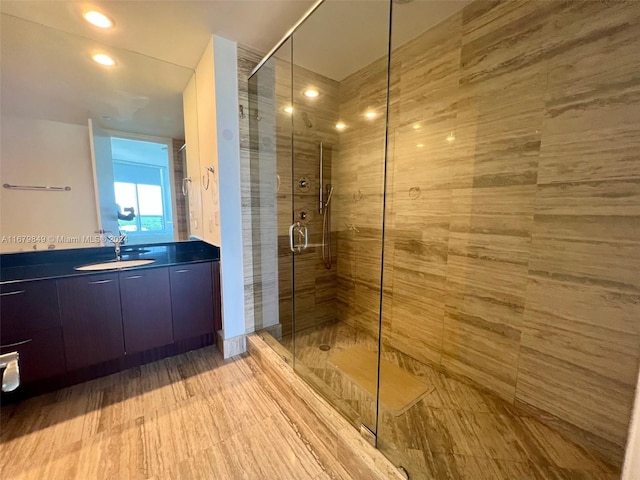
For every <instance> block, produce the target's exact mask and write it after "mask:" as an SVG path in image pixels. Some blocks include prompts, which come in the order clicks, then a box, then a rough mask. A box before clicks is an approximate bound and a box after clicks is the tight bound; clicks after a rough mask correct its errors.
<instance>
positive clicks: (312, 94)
mask: <svg viewBox="0 0 640 480" xmlns="http://www.w3.org/2000/svg"><path fill="white" fill-rule="evenodd" d="M318 95H320V92H318V90H316V89H315V88H307V89H306V90H305V91H304V96H305V97H309V98H316V97H317V96H318Z"/></svg>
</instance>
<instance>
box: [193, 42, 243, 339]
mask: <svg viewBox="0 0 640 480" xmlns="http://www.w3.org/2000/svg"><path fill="white" fill-rule="evenodd" d="M213 63H214V66H215V70H214V71H215V90H214V91H215V105H216V109H215V117H216V122H217V129H216V130H215V132H216V135H217V146H218V152H217V153H218V161H217V164H218V171H219V178H220V224H221V225H222V229H221V239H222V248H221V260H222V301H223V330H224V338H225V339H227V338H232V337H235V336H238V335H242V334H244V333H245V324H244V277H243V274H244V272H243V262H242V202H241V196H240V140H239V138H240V125H239V120H238V66H237V65H238V59H237V45H236V43H235V42H232V41H230V40H227V39H225V38H222V37H218V36H214V37H213ZM198 81H200V78H199V77H198Z"/></svg>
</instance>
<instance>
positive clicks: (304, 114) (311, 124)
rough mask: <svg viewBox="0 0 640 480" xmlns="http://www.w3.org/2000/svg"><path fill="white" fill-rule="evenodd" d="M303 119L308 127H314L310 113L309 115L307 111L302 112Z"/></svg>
mask: <svg viewBox="0 0 640 480" xmlns="http://www.w3.org/2000/svg"><path fill="white" fill-rule="evenodd" d="M302 119H303V120H304V123H305V125H306V126H307V128H313V123H311V120H309V115H307V112H302Z"/></svg>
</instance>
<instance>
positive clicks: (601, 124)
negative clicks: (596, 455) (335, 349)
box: [333, 1, 640, 463]
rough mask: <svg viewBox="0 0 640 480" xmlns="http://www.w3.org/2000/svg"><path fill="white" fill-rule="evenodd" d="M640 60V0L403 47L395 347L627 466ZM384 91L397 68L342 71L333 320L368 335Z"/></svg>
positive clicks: (546, 12)
mask: <svg viewBox="0 0 640 480" xmlns="http://www.w3.org/2000/svg"><path fill="white" fill-rule="evenodd" d="M639 52H640V2H632V1H629V2H589V1H580V2H577V1H576V2H573V1H554V2H546V1H545V2H543V1H538V2H520V1H518V2H516V1H507V2H486V1H476V2H473V3H471V4H470V5H468V6H466V7H465V8H464V9H463V10H462V11H461V12H459V13H458V14H456V15H454V16H452V17H450V18H449V19H448V20H446V21H445V22H443V23H441V24H439V25H437V26H436V27H434V28H432V29H430V30H429V31H427V32H425V33H424V34H422V35H421V36H419V37H417V38H415V39H414V40H412V41H411V42H409V43H407V44H405V45H403V46H400V47H398V48H397V49H394V51H393V53H392V58H391V79H390V81H391V91H390V113H389V136H388V144H389V145H388V163H387V175H388V178H387V181H388V186H387V216H386V231H385V235H386V237H385V240H386V242H385V271H384V302H383V342H384V343H386V344H389V345H391V346H393V347H395V348H397V349H399V350H401V351H403V352H405V353H407V354H409V355H411V356H412V357H414V358H416V359H419V360H421V361H423V362H425V363H428V364H432V365H437V366H439V367H440V368H443V369H445V370H447V371H450V372H452V373H454V374H458V375H463V376H465V377H467V378H468V379H470V380H472V381H473V382H475V383H476V384H478V385H481V386H482V387H483V388H486V389H489V390H492V391H493V392H495V393H496V394H498V395H500V396H501V397H503V398H504V399H506V400H507V401H509V402H513V403H515V404H517V405H519V406H522V407H525V408H527V409H530V410H531V411H532V412H533V413H535V414H539V415H541V416H543V417H544V418H545V419H546V420H547V421H548V422H551V423H555V424H556V425H557V426H559V427H561V428H564V429H565V430H566V431H567V433H569V434H571V435H572V436H574V437H580V440H582V441H586V442H588V443H590V444H591V445H592V446H594V447H596V448H598V449H600V450H601V451H603V452H604V453H605V454H606V455H607V456H608V457H609V458H611V459H612V460H613V461H615V462H616V463H618V462H619V460H620V458H621V456H622V453H623V450H624V443H625V439H626V432H627V425H628V421H629V416H630V409H631V405H632V401H633V396H634V388H635V380H636V376H637V372H638V361H639V356H640V275H639V274H638V272H639V271H640V248H639V247H640V242H639V241H638V238H639V236H638V233H639V232H640V217H639V215H640V158H639V153H638V152H640V74H639V73H638V72H640V53H639ZM385 84H386V61H385V60H381V61H379V62H375V63H374V64H372V65H370V66H368V67H366V68H365V69H363V70H361V71H359V72H356V73H355V74H353V75H351V76H350V77H348V78H347V79H345V80H344V81H342V82H340V86H339V90H340V99H341V102H340V116H341V118H342V119H343V120H345V121H346V122H347V124H349V121H350V119H352V120H351V127H350V129H347V130H345V132H344V133H343V134H341V135H342V136H341V140H340V148H339V153H338V154H336V160H335V162H334V167H333V182H334V184H335V185H336V189H337V190H336V192H337V196H336V203H335V204H334V209H335V210H334V212H335V213H334V228H335V229H337V230H339V239H338V244H339V246H338V266H337V272H338V279H337V282H338V286H339V288H338V318H339V319H340V320H342V321H345V322H347V323H351V324H355V325H356V326H359V327H360V328H364V329H367V330H369V331H371V332H372V333H375V332H377V322H378V316H377V303H376V299H377V295H378V290H377V287H376V284H377V282H379V278H380V267H379V263H380V240H379V239H380V238H381V231H380V230H379V229H380V224H379V222H378V220H377V218H379V216H380V212H381V205H382V203H381V202H382V195H381V193H382V192H381V190H380V185H381V182H382V178H383V177H382V175H383V171H382V165H383V163H381V162H380V158H381V157H382V155H383V154H384V143H383V141H382V139H381V138H378V139H377V140H376V139H375V138H374V136H372V135H371V132H372V130H371V125H367V124H366V123H365V122H362V121H358V122H357V121H355V120H353V119H354V118H355V116H356V115H357V114H358V113H361V112H362V111H363V110H364V109H366V108H378V107H379V104H380V100H381V99H382V100H383V97H382V96H381V95H383V92H384V88H385V86H386V85H385ZM381 92H382V93H381ZM383 380H384V379H383Z"/></svg>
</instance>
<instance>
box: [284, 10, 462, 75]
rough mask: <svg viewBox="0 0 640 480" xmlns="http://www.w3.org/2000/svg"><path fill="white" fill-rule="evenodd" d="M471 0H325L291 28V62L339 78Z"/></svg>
mask: <svg viewBox="0 0 640 480" xmlns="http://www.w3.org/2000/svg"><path fill="white" fill-rule="evenodd" d="M470 1H471V0H410V1H409V2H407V1H406V0H402V1H401V2H397V1H394V2H393V12H392V13H391V14H390V9H389V2H387V1H380V0H328V1H325V3H323V4H322V5H321V6H320V7H319V8H318V9H317V10H316V11H315V12H314V14H313V15H312V16H311V17H310V18H309V19H308V20H307V21H306V22H305V23H304V24H303V25H302V26H301V27H300V28H299V29H298V30H297V31H296V32H295V34H294V36H293V63H294V64H295V65H299V66H302V67H305V68H307V69H309V70H312V71H314V72H317V73H320V74H322V75H324V76H325V77H329V78H332V79H334V80H337V81H340V80H342V79H344V78H345V77H347V76H349V75H350V74H352V73H354V72H356V71H358V70H359V69H361V68H362V67H365V66H367V65H369V64H370V63H372V62H373V61H375V60H377V59H379V58H381V57H383V56H384V55H386V54H387V51H388V48H389V19H390V18H393V29H392V48H394V49H395V48H397V47H398V46H399V45H402V44H403V43H406V42H407V41H409V40H411V39H412V38H415V37H416V36H418V35H419V34H420V33H422V32H424V31H425V30H427V29H429V28H431V27H433V26H435V25H437V24H438V23H440V22H441V21H442V20H444V19H446V18H447V17H449V16H451V15H452V14H453V13H455V12H456V11H458V10H460V9H461V8H462V7H463V6H464V5H466V4H468V3H469V2H470Z"/></svg>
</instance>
